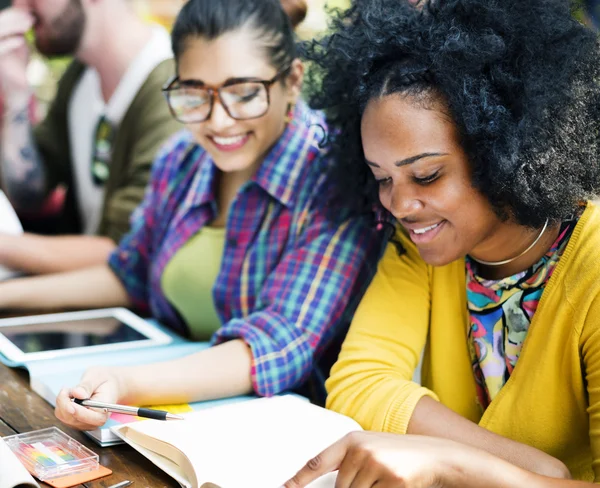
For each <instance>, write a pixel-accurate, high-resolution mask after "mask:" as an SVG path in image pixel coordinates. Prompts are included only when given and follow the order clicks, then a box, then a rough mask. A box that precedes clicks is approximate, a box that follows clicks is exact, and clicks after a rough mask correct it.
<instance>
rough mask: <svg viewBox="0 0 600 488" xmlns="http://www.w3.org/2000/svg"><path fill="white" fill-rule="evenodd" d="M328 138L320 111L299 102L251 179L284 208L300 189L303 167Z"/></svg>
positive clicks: (291, 202)
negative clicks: (292, 115) (291, 118)
mask: <svg viewBox="0 0 600 488" xmlns="http://www.w3.org/2000/svg"><path fill="white" fill-rule="evenodd" d="M326 137H327V125H326V122H325V118H324V116H323V114H322V113H321V112H316V111H313V110H311V109H309V108H308V106H307V105H306V104H305V103H304V102H302V101H299V102H298V104H297V105H296V109H295V111H294V118H293V120H292V121H291V122H290V123H288V125H287V127H286V128H285V130H284V131H283V134H282V135H281V137H280V138H279V140H278V141H277V142H276V143H275V145H274V146H273V147H272V148H271V150H270V151H269V153H268V154H267V156H266V157H265V159H264V161H263V163H262V164H261V165H260V168H259V169H258V171H257V172H256V174H255V175H254V177H253V178H252V180H251V181H253V182H254V183H256V184H257V185H258V186H260V187H261V188H262V189H263V190H265V191H266V192H267V193H268V194H269V195H271V196H272V197H273V198H275V199H276V200H278V201H279V202H280V203H281V204H283V205H285V206H286V207H290V206H293V204H294V202H295V200H296V196H297V194H298V193H299V192H300V191H301V188H300V185H299V184H298V183H299V179H300V178H301V175H302V168H303V167H304V165H305V164H306V162H307V159H309V158H310V157H311V155H312V157H313V158H314V157H316V156H317V155H318V154H320V153H321V152H323V149H322V148H320V147H319V145H320V144H322V143H323V142H324V141H325V140H326Z"/></svg>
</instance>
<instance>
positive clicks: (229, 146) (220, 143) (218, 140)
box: [209, 133, 250, 151]
mask: <svg viewBox="0 0 600 488" xmlns="http://www.w3.org/2000/svg"><path fill="white" fill-rule="evenodd" d="M249 138H250V133H246V134H240V135H237V136H230V137H221V136H209V139H210V140H211V141H212V143H213V144H214V145H215V146H216V147H217V149H219V150H221V151H235V150H236V149H239V148H240V147H242V146H243V145H244V144H246V142H247V141H248V139H249Z"/></svg>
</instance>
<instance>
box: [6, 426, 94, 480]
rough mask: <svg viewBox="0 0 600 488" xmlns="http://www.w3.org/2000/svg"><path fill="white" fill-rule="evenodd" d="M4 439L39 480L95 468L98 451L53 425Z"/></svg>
mask: <svg viewBox="0 0 600 488" xmlns="http://www.w3.org/2000/svg"><path fill="white" fill-rule="evenodd" d="M4 441H5V442H6V444H8V447H9V448H10V450H11V451H12V452H13V453H15V455H16V456H17V458H19V461H21V462H22V463H23V465H24V466H25V467H26V468H27V470H28V471H29V472H30V473H31V474H32V475H33V476H35V477H36V478H38V479H40V480H42V481H45V480H51V479H53V478H59V477H63V476H67V475H73V474H79V473H83V472H86V471H92V470H97V469H98V468H99V464H98V454H96V453H94V452H93V451H91V450H89V449H88V448H87V447H85V446H84V445H83V444H81V443H80V442H77V441H76V440H75V439H73V438H72V437H69V436H68V435H67V434H65V433H64V432H63V431H62V430H60V429H58V428H57V427H50V428H48V429H41V430H35V431H33V432H27V433H25V434H17V435H11V436H8V437H4Z"/></svg>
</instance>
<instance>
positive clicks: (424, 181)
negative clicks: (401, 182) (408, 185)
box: [413, 171, 440, 186]
mask: <svg viewBox="0 0 600 488" xmlns="http://www.w3.org/2000/svg"><path fill="white" fill-rule="evenodd" d="M439 174H440V172H439V171H436V172H435V173H432V174H430V175H429V176H426V177H425V178H417V177H416V176H415V177H414V178H413V179H414V180H415V183H417V184H419V185H423V186H424V185H429V184H430V183H433V182H434V181H435V180H437V179H438V176H439Z"/></svg>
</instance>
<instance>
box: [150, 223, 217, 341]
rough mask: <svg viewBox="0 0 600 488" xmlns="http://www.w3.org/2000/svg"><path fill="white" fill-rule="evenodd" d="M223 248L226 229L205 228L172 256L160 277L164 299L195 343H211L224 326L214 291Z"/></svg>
mask: <svg viewBox="0 0 600 488" xmlns="http://www.w3.org/2000/svg"><path fill="white" fill-rule="evenodd" d="M224 249H225V228H214V227H203V228H202V229H201V230H200V232H198V233H197V234H196V235H194V236H193V237H192V238H191V239H190V240H189V241H187V242H186V243H185V244H184V245H183V246H182V247H181V248H180V249H179V250H178V251H177V252H176V253H175V254H174V255H173V257H172V258H171V259H170V260H169V262H168V263H167V265H166V266H165V269H164V271H163V274H162V277H161V286H162V290H163V293H164V294H165V297H166V298H167V300H169V302H170V303H171V305H173V307H174V308H175V309H176V310H177V311H178V312H179V314H180V315H181V317H182V318H183V320H184V321H185V322H186V324H187V326H188V328H189V330H190V336H191V337H192V338H193V339H194V340H198V341H204V340H208V339H210V337H211V335H212V334H213V333H214V332H215V331H216V330H217V329H218V328H219V327H221V320H220V319H219V316H218V314H217V310H216V309H215V304H214V301H213V294H212V290H213V286H214V284H215V281H216V279H217V276H218V274H219V270H220V269H221V260H222V258H223V250H224Z"/></svg>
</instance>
